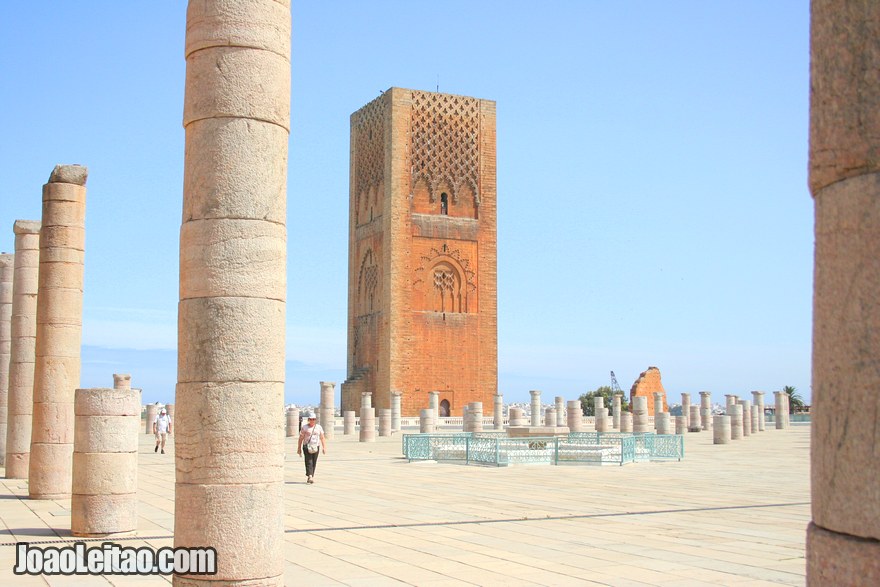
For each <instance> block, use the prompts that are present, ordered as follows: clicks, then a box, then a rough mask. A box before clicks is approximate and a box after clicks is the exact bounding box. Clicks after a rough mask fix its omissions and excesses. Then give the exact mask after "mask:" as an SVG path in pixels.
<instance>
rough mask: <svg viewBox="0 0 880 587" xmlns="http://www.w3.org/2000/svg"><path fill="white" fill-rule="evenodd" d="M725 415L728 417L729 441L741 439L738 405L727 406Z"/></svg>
mask: <svg viewBox="0 0 880 587" xmlns="http://www.w3.org/2000/svg"><path fill="white" fill-rule="evenodd" d="M727 415H728V416H730V439H731V440H739V439H741V438H742V437H743V408H742V406H741V405H739V404H727Z"/></svg>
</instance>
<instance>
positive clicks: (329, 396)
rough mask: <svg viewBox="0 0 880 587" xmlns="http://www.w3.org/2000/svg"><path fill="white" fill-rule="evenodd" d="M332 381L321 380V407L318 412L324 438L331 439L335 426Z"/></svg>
mask: <svg viewBox="0 0 880 587" xmlns="http://www.w3.org/2000/svg"><path fill="white" fill-rule="evenodd" d="M335 387H336V383H335V382H333V381H321V407H320V409H319V413H318V418H319V419H318V423H320V424H321V428H323V429H324V438H326V439H327V440H332V439H333V429H334V428H335V427H336V402H335V398H334V388H335Z"/></svg>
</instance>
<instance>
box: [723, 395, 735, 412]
mask: <svg viewBox="0 0 880 587" xmlns="http://www.w3.org/2000/svg"><path fill="white" fill-rule="evenodd" d="M732 405H736V396H735V395H733V394H732V393H725V394H724V406H725V409H728V408H730V406H732Z"/></svg>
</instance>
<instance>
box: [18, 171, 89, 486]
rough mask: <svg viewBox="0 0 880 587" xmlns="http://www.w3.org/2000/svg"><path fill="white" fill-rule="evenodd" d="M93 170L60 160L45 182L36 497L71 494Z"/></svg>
mask: <svg viewBox="0 0 880 587" xmlns="http://www.w3.org/2000/svg"><path fill="white" fill-rule="evenodd" d="M87 175H88V172H87V170H86V168H85V167H81V166H79V165H58V166H56V167H55V169H54V170H53V171H52V174H51V175H50V176H49V181H48V183H46V184H45V185H44V186H43V222H42V230H41V231H40V271H39V285H38V287H39V298H38V300H37V341H36V350H35V355H34V356H35V363H34V414H33V427H32V432H31V458H30V463H29V469H28V471H29V472H28V495H29V497H30V498H31V499H66V498H68V497H70V484H71V479H72V471H71V462H72V458H73V398H74V392H75V391H76V388H77V387H79V374H80V344H81V342H82V295H83V260H84V256H85V215H86V188H85V185H86V177H87Z"/></svg>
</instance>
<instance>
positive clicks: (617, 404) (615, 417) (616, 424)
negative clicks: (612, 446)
mask: <svg viewBox="0 0 880 587" xmlns="http://www.w3.org/2000/svg"><path fill="white" fill-rule="evenodd" d="M622 403H623V394H622V393H615V394H614V395H613V396H612V397H611V418H612V423H611V426H612V427H613V428H614V429H615V430H620V408H621V404H622Z"/></svg>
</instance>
